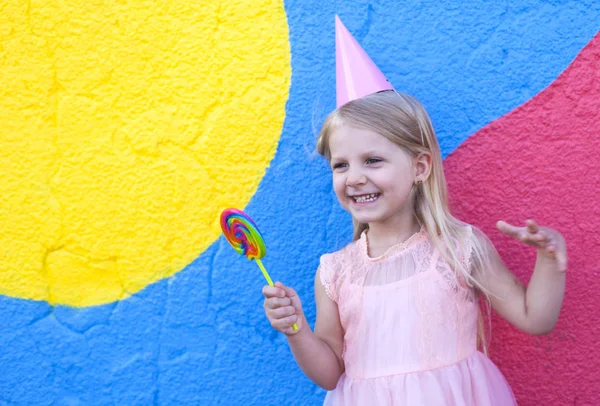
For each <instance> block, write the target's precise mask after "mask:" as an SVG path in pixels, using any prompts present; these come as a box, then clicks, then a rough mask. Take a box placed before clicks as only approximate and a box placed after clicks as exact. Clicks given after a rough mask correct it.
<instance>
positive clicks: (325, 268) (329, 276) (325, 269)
mask: <svg viewBox="0 0 600 406" xmlns="http://www.w3.org/2000/svg"><path fill="white" fill-rule="evenodd" d="M334 264H335V261H334V260H333V255H332V254H325V255H322V256H321V261H320V264H319V275H320V277H321V284H322V285H323V287H324V288H325V293H327V296H329V298H330V299H331V300H333V301H334V302H336V303H337V301H338V289H337V281H338V273H337V272H336V267H335V266H334Z"/></svg>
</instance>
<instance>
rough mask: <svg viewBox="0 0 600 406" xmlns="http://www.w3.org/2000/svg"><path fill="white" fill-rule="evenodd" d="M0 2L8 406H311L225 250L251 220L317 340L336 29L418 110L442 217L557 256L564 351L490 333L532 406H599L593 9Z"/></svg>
mask: <svg viewBox="0 0 600 406" xmlns="http://www.w3.org/2000/svg"><path fill="white" fill-rule="evenodd" d="M339 3H340V4H327V3H325V2H317V1H313V0H303V1H297V0H290V1H287V2H285V4H283V3H282V2H281V1H275V0H273V1H268V0H264V1H260V2H257V1H252V2H250V1H241V0H238V1H223V2H221V3H219V2H208V1H205V2H198V4H194V5H190V3H189V2H185V1H174V2H168V3H164V2H154V1H148V2H141V3H140V2H133V1H123V2H111V1H91V2H90V1H88V2H83V1H82V2H69V3H68V4H67V3H64V4H62V3H56V2H51V1H40V2H29V3H24V2H20V1H16V0H15V1H13V0H9V1H5V2H2V4H0V101H1V102H0V122H2V123H3V125H2V126H0V142H1V143H2V144H1V145H0V168H1V171H2V172H1V174H2V182H1V184H0V227H1V230H2V232H1V233H0V238H1V244H0V247H2V248H1V249H0V293H2V295H1V296H0V375H1V376H2V379H0V403H1V404H32V405H50V404H58V405H95V404H98V405H100V404H102V405H105V404H122V405H134V404H140V405H146V404H161V405H163V404H164V405H167V404H202V405H204V404H206V405H213V404H223V405H237V404H244V405H268V404H281V403H284V402H285V403H288V404H299V405H303V404H307V405H309V404H310V405H312V404H319V403H320V402H321V401H322V399H323V396H324V391H323V390H321V389H319V388H317V387H316V386H314V385H313V384H312V383H310V382H309V381H308V380H307V378H305V377H304V376H303V374H302V373H301V372H300V371H299V369H298V368H297V366H296V365H295V363H294V361H293V359H292V356H291V354H290V351H289V349H288V347H287V344H286V341H285V338H284V337H282V336H281V335H280V334H278V333H276V332H274V331H273V330H272V329H271V328H270V326H269V324H268V322H267V320H266V319H265V317H264V314H263V312H262V296H261V293H260V289H261V287H262V285H263V283H264V282H263V279H262V277H261V275H260V272H259V271H258V269H257V268H256V266H255V265H254V264H251V263H249V262H248V261H246V260H245V259H243V258H240V257H239V256H237V254H235V253H234V251H233V250H232V249H231V248H230V247H229V246H228V245H227V243H226V242H225V241H224V240H223V238H219V228H218V223H217V219H218V213H219V212H220V210H221V209H223V208H225V207H229V206H237V207H240V208H244V209H245V210H246V211H247V212H248V213H249V214H250V215H252V216H253V217H254V219H255V220H256V222H257V223H258V224H259V226H260V229H261V231H262V232H263V235H264V237H265V240H266V243H267V249H268V255H267V257H266V258H265V260H264V263H265V265H266V266H267V268H268V269H269V271H270V273H271V276H272V277H273V278H274V279H279V280H282V281H284V282H286V283H288V284H290V285H292V286H294V287H295V288H296V289H297V290H298V292H299V293H300V295H301V296H302V298H303V302H304V303H305V306H306V309H305V310H306V313H307V316H308V318H309V320H311V321H314V317H315V308H314V304H313V292H312V285H313V276H314V272H315V270H316V266H317V264H318V259H319V256H320V255H321V254H322V253H325V252H331V251H333V250H336V249H338V248H340V247H342V246H343V245H344V244H346V243H347V242H348V241H349V240H350V224H349V219H348V217H347V216H346V215H345V213H344V212H343V211H342V210H341V209H340V208H339V207H338V206H337V203H336V201H335V197H334V195H333V193H332V191H331V188H330V184H329V177H328V170H327V166H326V164H325V162H323V160H321V159H320V158H318V157H316V156H315V155H314V154H313V151H314V146H315V145H314V144H315V142H314V141H315V135H314V133H315V128H318V126H319V124H320V123H321V122H322V120H323V119H324V117H325V116H326V114H327V113H328V112H329V111H331V110H332V109H333V108H334V105H335V91H334V89H335V78H334V66H335V61H334V25H333V17H334V15H335V14H336V13H337V14H339V15H340V17H341V19H342V20H343V21H344V23H345V25H346V26H347V27H348V29H349V30H350V31H351V32H352V33H353V34H354V35H355V37H356V38H357V40H358V41H359V42H360V43H361V44H362V45H363V47H364V48H365V49H366V51H367V52H368V53H369V54H370V56H371V57H372V58H373V60H374V61H375V62H376V63H377V64H378V65H379V67H380V68H381V70H382V71H383V72H384V73H385V74H386V75H387V76H388V78H389V79H390V81H391V82H392V83H393V84H394V85H395V87H396V88H397V89H400V90H403V91H406V92H408V93H411V94H413V95H415V96H416V97H418V98H419V99H420V100H421V101H422V102H423V103H424V104H425V106H426V108H427V109H428V110H429V112H430V114H431V116H432V120H433V122H434V125H435V127H436V129H437V132H438V136H439V138H440V143H441V145H442V149H443V154H444V157H445V165H446V170H447V173H448V181H449V184H450V187H451V194H452V199H453V205H454V207H455V209H456V211H457V213H458V214H459V215H460V216H461V217H462V218H464V219H465V220H467V221H470V222H473V223H474V224H476V225H477V226H479V227H480V228H482V229H483V230H484V231H486V232H487V233H488V234H489V235H490V237H491V238H492V240H493V241H494V242H496V243H497V245H498V249H499V251H500V252H501V254H502V255H503V256H504V258H505V260H506V262H507V263H508V265H510V267H511V268H512V269H513V270H514V271H515V272H516V273H517V274H518V275H519V277H521V278H522V279H523V280H527V279H528V277H529V276H530V269H531V266H532V264H533V261H534V253H533V252H531V250H528V249H526V248H524V247H521V246H519V245H518V244H516V243H514V242H512V241H509V240H508V239H506V238H503V237H501V236H500V235H499V233H497V232H495V231H494V230H493V224H494V222H495V221H496V220H498V219H505V220H509V221H517V222H518V221H523V220H524V219H526V218H529V217H534V218H537V219H539V220H540V221H542V222H545V223H550V224H553V225H554V226H556V227H557V228H559V229H560V230H561V231H562V232H563V233H564V234H565V236H566V237H567V240H568V245H569V249H570V271H569V275H568V282H567V294H566V298H565V305H564V311H563V313H562V315H561V318H560V320H559V323H558V325H557V327H556V329H555V330H554V331H553V332H552V333H551V334H549V335H548V336H544V337H530V336H527V335H525V334H523V333H520V332H518V331H516V330H515V329H514V328H512V327H510V326H508V325H507V324H506V323H505V322H503V321H501V320H497V319H494V321H493V331H492V335H493V339H492V354H491V355H492V358H493V359H494V360H495V361H496V362H497V363H498V365H499V366H500V367H501V369H502V370H503V372H504V373H505V375H506V376H507V379H508V380H509V382H510V383H511V385H512V387H513V389H514V391H515V394H516V396H517V398H518V400H519V403H520V404H521V405H534V404H548V405H562V404H577V405H594V404H597V399H596V398H597V393H599V392H600V384H598V382H599V381H600V372H598V371H600V356H598V355H597V354H596V352H595V351H593V349H594V347H595V343H596V339H595V337H597V334H598V333H599V332H600V331H599V328H598V325H599V324H598V311H597V307H598V305H599V304H600V302H599V299H598V289H599V288H600V286H599V282H598V281H599V278H598V276H599V271H598V265H597V264H598V263H599V262H600V253H599V251H598V249H597V247H598V246H599V245H600V241H599V237H598V236H597V234H594V232H595V230H596V229H597V228H598V226H600V224H599V219H600V209H599V208H598V202H599V199H598V197H597V193H598V190H600V176H599V175H598V164H597V158H596V157H597V156H599V154H600V130H599V127H598V124H597V123H598V122H600V120H599V118H600V117H599V115H600V113H599V112H600V35H599V34H598V29H599V24H598V21H600V5H599V4H598V3H597V2H592V1H588V2H585V1H570V2H569V1H529V2H518V3H516V2H515V4H512V3H507V2H505V3H502V4H500V3H498V2H495V3H492V4H482V3H481V2H478V1H463V2H460V4H459V3H456V2H450V1H445V2H439V1H436V2H433V1H431V2H428V1H425V2H422V1H408V2H404V3H403V4H399V3H398V2H394V1H387V0H382V1H378V2H363V1H346V2H339Z"/></svg>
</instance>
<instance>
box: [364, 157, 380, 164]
mask: <svg viewBox="0 0 600 406" xmlns="http://www.w3.org/2000/svg"><path fill="white" fill-rule="evenodd" d="M366 162H367V164H376V163H378V162H381V159H379V158H369V159H367V161H366Z"/></svg>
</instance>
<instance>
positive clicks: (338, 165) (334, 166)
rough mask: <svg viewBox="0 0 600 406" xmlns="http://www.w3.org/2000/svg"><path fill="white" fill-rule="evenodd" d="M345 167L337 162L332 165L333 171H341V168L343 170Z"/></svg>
mask: <svg viewBox="0 0 600 406" xmlns="http://www.w3.org/2000/svg"><path fill="white" fill-rule="evenodd" d="M345 167H346V164H345V163H343V162H338V163H335V164H333V165H332V168H333V169H342V168H345Z"/></svg>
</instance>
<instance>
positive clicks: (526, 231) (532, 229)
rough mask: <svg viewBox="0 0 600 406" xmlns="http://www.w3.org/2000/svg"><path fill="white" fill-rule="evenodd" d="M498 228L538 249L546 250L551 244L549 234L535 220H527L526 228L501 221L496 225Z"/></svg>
mask: <svg viewBox="0 0 600 406" xmlns="http://www.w3.org/2000/svg"><path fill="white" fill-rule="evenodd" d="M496 227H498V230H500V231H501V232H503V233H504V234H506V235H508V236H509V237H513V238H516V239H517V240H519V241H521V242H522V243H525V244H528V245H532V246H534V247H537V248H545V247H546V246H547V245H548V243H549V240H548V235H547V233H546V232H545V231H543V230H542V229H540V227H539V226H538V224H537V223H536V222H535V221H534V220H527V221H526V222H525V227H517V226H513V225H512V224H508V223H507V222H505V221H499V222H498V223H496Z"/></svg>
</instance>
